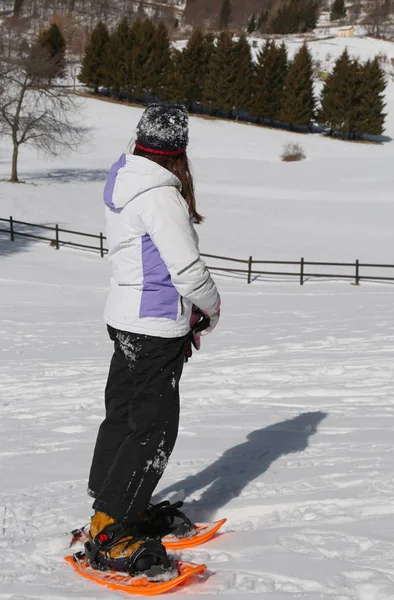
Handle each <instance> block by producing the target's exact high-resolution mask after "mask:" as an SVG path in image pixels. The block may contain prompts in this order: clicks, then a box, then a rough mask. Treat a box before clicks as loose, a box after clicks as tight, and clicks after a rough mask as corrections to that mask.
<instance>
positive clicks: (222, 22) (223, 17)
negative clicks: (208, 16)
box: [219, 0, 232, 29]
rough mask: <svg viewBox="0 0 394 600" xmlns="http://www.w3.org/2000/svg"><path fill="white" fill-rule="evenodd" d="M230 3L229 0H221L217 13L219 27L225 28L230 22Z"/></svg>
mask: <svg viewBox="0 0 394 600" xmlns="http://www.w3.org/2000/svg"><path fill="white" fill-rule="evenodd" d="M231 16H232V5H231V0H223V4H222V8H221V11H220V15H219V27H220V29H227V27H228V26H229V24H230V22H231Z"/></svg>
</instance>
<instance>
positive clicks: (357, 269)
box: [356, 259, 360, 285]
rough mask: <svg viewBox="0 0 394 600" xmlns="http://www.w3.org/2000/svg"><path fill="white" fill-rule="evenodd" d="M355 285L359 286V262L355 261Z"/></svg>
mask: <svg viewBox="0 0 394 600" xmlns="http://www.w3.org/2000/svg"><path fill="white" fill-rule="evenodd" d="M356 285H360V261H359V260H358V259H357V260H356Z"/></svg>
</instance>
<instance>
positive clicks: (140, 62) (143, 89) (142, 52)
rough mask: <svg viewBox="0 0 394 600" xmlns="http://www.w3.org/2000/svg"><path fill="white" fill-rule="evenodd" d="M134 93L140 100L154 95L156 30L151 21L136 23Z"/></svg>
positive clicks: (134, 25)
mask: <svg viewBox="0 0 394 600" xmlns="http://www.w3.org/2000/svg"><path fill="white" fill-rule="evenodd" d="M132 33H133V35H134V40H135V43H134V52H133V92H134V95H135V97H136V98H138V99H139V100H142V99H144V97H145V96H146V94H149V93H152V78H153V77H154V73H153V72H152V70H151V62H152V60H153V56H154V49H155V39H156V28H155V26H154V24H153V22H152V21H151V20H150V19H145V20H144V21H139V20H137V21H134V23H133V27H132Z"/></svg>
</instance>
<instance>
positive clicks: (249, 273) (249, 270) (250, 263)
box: [248, 256, 253, 283]
mask: <svg viewBox="0 0 394 600" xmlns="http://www.w3.org/2000/svg"><path fill="white" fill-rule="evenodd" d="M252 264H253V258H252V257H251V256H249V262H248V283H251V281H252Z"/></svg>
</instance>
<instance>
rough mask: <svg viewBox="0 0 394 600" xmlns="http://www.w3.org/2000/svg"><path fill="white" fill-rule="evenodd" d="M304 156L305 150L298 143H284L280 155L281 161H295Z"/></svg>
mask: <svg viewBox="0 0 394 600" xmlns="http://www.w3.org/2000/svg"><path fill="white" fill-rule="evenodd" d="M305 158H306V154H305V151H304V149H303V148H302V146H300V144H286V146H285V147H284V150H283V153H282V156H281V159H282V160H283V162H296V161H299V160H304V159H305Z"/></svg>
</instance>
